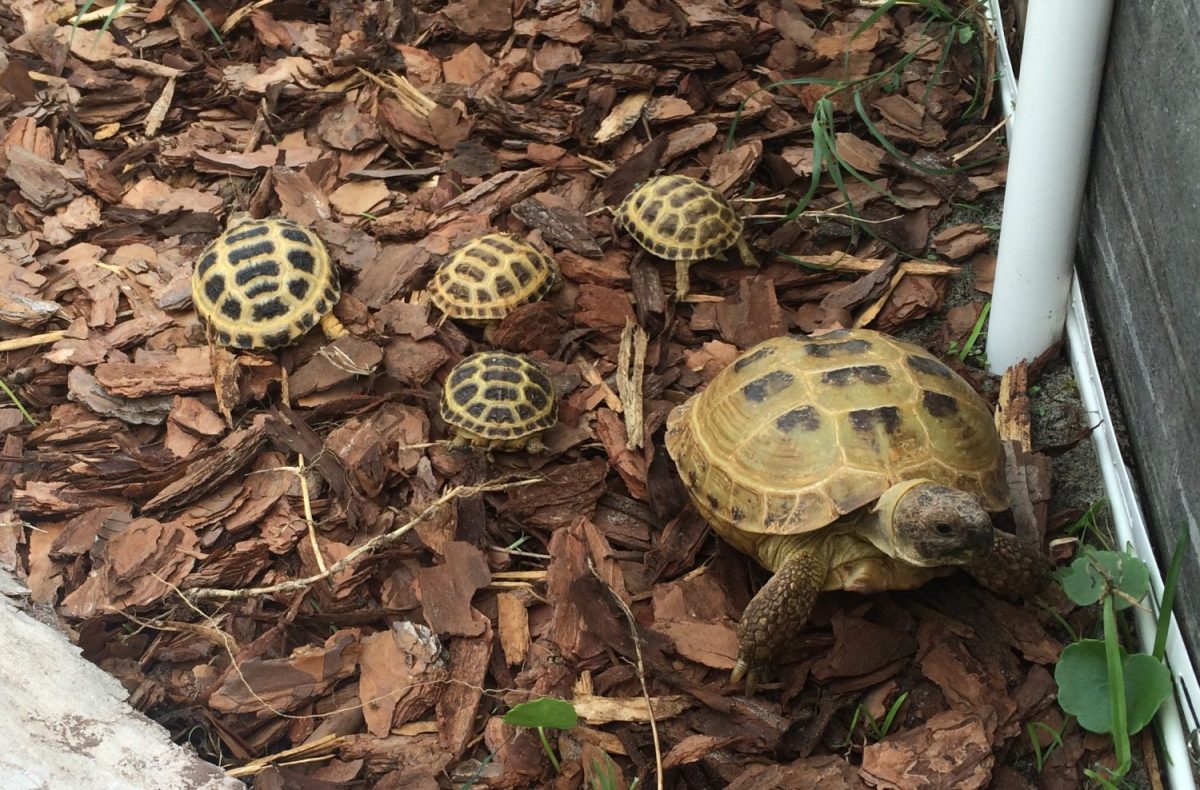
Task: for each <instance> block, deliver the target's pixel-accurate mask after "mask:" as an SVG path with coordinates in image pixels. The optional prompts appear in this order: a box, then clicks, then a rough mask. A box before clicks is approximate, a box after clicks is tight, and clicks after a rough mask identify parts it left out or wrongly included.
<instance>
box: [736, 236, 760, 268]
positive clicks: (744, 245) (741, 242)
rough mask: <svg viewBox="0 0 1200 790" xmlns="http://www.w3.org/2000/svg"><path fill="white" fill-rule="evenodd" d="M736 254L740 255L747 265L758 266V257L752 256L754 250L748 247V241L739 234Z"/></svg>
mask: <svg viewBox="0 0 1200 790" xmlns="http://www.w3.org/2000/svg"><path fill="white" fill-rule="evenodd" d="M737 250H738V255H740V256H742V263H744V264H746V265H747V266H753V267H754V268H756V269H757V268H759V265H758V258H756V257H755V256H754V250H752V249H750V243H749V242H747V241H746V237H745V236H742V235H741V234H739V235H738V238H737Z"/></svg>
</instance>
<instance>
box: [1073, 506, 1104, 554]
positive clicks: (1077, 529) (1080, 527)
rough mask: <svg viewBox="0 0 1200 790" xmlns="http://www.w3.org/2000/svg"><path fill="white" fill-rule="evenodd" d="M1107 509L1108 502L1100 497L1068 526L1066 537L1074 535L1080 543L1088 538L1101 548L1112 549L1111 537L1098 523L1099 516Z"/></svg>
mask: <svg viewBox="0 0 1200 790" xmlns="http://www.w3.org/2000/svg"><path fill="white" fill-rule="evenodd" d="M1107 507H1108V500H1107V499H1105V498H1104V497H1100V498H1099V499H1097V500H1096V501H1095V502H1093V503H1092V504H1091V506H1090V507H1089V508H1088V509H1087V511H1086V512H1084V514H1083V515H1081V516H1080V517H1079V518H1077V519H1075V521H1073V522H1072V523H1070V524H1068V525H1067V526H1066V527H1065V529H1064V531H1065V532H1066V533H1067V534H1068V535H1074V536H1075V537H1077V538H1079V540H1080V541H1087V540H1088V538H1089V537H1090V538H1091V539H1092V540H1094V541H1095V542H1096V543H1098V544H1100V546H1101V547H1102V548H1105V549H1108V550H1111V549H1112V547H1113V542H1112V537H1111V536H1110V535H1109V534H1108V531H1107V530H1105V529H1102V528H1101V527H1100V522H1099V517H1100V514H1101V513H1103V512H1104V511H1105V509H1106V508H1107Z"/></svg>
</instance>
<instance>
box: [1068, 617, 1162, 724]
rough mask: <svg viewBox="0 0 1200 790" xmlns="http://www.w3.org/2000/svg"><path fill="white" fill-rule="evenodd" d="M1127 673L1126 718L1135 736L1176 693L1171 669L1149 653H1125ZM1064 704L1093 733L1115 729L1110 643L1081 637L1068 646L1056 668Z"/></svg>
mask: <svg viewBox="0 0 1200 790" xmlns="http://www.w3.org/2000/svg"><path fill="white" fill-rule="evenodd" d="M1121 655H1122V659H1123V660H1122V668H1123V671H1124V675H1125V721H1126V723H1127V725H1128V728H1129V734H1130V735H1132V734H1134V733H1136V732H1138V731H1139V730H1141V729H1142V728H1143V727H1145V726H1146V725H1147V724H1148V723H1149V722H1150V720H1151V719H1152V718H1154V714H1155V713H1156V712H1157V711H1158V706H1159V705H1161V704H1162V702H1163V700H1165V699H1166V698H1167V697H1169V696H1171V673H1170V672H1169V671H1168V670H1167V668H1166V666H1164V665H1163V663H1162V662H1160V661H1158V660H1157V659H1155V658H1154V656H1151V655H1148V654H1146V653H1134V654H1133V655H1126V654H1125V652H1124V650H1122V651H1121ZM1054 680H1055V682H1057V683H1058V704H1059V705H1060V706H1061V707H1062V709H1063V710H1064V711H1066V712H1067V713H1069V714H1071V715H1073V716H1075V717H1076V718H1077V719H1078V720H1079V726H1080V727H1083V728H1084V729H1085V730H1088V731H1089V732H1099V733H1108V732H1112V704H1111V702H1110V700H1109V685H1108V666H1107V664H1106V663H1105V658H1104V642H1103V641H1101V640H1099V639H1081V640H1080V641H1078V642H1076V643H1074V644H1072V645H1068V646H1067V647H1066V648H1064V649H1063V651H1062V655H1061V656H1060V657H1059V659H1058V666H1056V667H1055V668H1054Z"/></svg>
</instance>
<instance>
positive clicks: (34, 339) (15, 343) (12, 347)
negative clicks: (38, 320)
mask: <svg viewBox="0 0 1200 790" xmlns="http://www.w3.org/2000/svg"><path fill="white" fill-rule="evenodd" d="M66 336H67V330H65V329H56V330H54V331H53V332H43V333H42V334H40V335H29V336H28V337H18V338H14V339H13V340H4V341H0V351H17V350H19V349H22V348H32V347H33V346H42V345H45V344H46V343H57V342H58V341H60V340H62V339H63V338H64V337H66Z"/></svg>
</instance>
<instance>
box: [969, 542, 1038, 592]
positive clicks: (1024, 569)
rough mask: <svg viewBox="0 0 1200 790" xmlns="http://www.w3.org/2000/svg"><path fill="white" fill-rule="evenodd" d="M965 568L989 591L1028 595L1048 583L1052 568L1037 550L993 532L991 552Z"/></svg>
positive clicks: (1027, 544)
mask: <svg viewBox="0 0 1200 790" xmlns="http://www.w3.org/2000/svg"><path fill="white" fill-rule="evenodd" d="M966 569H967V572H968V573H970V574H971V575H972V576H974V577H975V578H976V580H978V581H979V583H980V584H982V585H983V586H984V587H986V588H988V589H989V590H991V591H993V592H997V593H1000V594H1001V595H1020V596H1031V595H1036V594H1037V593H1039V592H1041V591H1042V590H1043V589H1045V587H1046V585H1048V584H1049V583H1050V579H1051V572H1052V571H1053V570H1054V567H1053V565H1052V564H1051V562H1050V560H1049V558H1047V557H1046V555H1045V554H1044V553H1043V552H1042V551H1041V549H1040V548H1038V547H1037V546H1035V545H1034V544H1032V543H1030V542H1029V541H1027V540H1021V539H1020V538H1018V537H1017V536H1016V535H1013V534H1011V533H1008V532H1004V531H1003V530H999V529H997V530H994V531H993V537H992V551H991V553H989V554H987V555H985V556H984V557H983V558H982V559H980V560H978V561H976V562H974V563H971V564H970V565H968V566H967V568H966Z"/></svg>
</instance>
